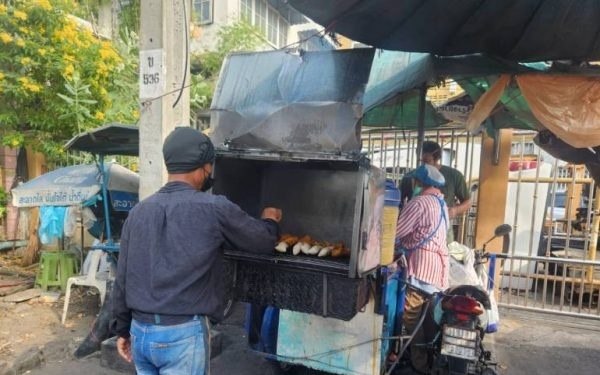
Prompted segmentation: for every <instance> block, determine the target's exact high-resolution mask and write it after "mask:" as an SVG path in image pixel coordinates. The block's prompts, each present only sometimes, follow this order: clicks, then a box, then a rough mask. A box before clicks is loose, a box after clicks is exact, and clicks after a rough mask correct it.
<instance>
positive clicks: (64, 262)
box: [35, 251, 77, 291]
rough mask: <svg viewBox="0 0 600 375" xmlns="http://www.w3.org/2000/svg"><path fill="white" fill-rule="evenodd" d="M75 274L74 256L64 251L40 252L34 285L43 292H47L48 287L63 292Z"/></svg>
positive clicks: (75, 262) (75, 261) (75, 263)
mask: <svg viewBox="0 0 600 375" xmlns="http://www.w3.org/2000/svg"><path fill="white" fill-rule="evenodd" d="M76 274H77V260H76V259H75V255H74V254H72V253H67V252H65V251H42V253H41V254H40V266H39V268H38V273H37V275H36V277H35V284H36V285H39V286H40V287H41V288H42V289H43V290H48V287H50V286H59V287H60V289H61V290H63V291H64V290H65V288H66V286H67V280H68V279H69V277H71V276H73V275H76Z"/></svg>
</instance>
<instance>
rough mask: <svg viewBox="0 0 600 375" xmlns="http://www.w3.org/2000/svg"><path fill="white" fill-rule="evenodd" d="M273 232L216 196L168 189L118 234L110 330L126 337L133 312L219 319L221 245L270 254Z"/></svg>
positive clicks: (183, 187) (176, 185)
mask: <svg viewBox="0 0 600 375" xmlns="http://www.w3.org/2000/svg"><path fill="white" fill-rule="evenodd" d="M278 231H279V227H278V224H277V223H275V222H274V221H272V220H259V219H255V218H253V217H251V216H249V215H248V214H246V213H245V212H244V211H242V210H241V209H240V208H239V207H238V206H237V205H235V204H234V203H232V202H230V201H229V200H227V198H225V197H223V196H218V195H211V194H207V193H201V192H198V191H196V190H195V189H194V188H193V187H192V186H191V185H188V184H186V183H182V182H170V183H168V184H166V185H165V186H164V187H163V188H162V189H161V190H160V191H159V192H157V193H156V194H154V195H152V196H150V197H148V198H147V199H145V200H143V201H142V202H140V203H139V204H137V205H136V206H135V207H134V208H133V210H132V211H131V212H130V214H129V217H128V218H127V221H126V222H125V225H124V227H123V233H122V236H121V250H120V253H119V261H118V271H117V277H116V280H115V284H114V289H113V309H114V317H115V319H116V326H115V327H114V328H115V330H116V333H117V334H118V335H119V336H125V337H127V336H129V327H130V324H131V319H132V311H137V312H141V313H148V314H164V315H195V314H201V315H206V316H209V317H211V318H213V319H216V320H220V319H222V304H223V298H224V288H223V251H222V249H223V246H224V244H225V243H227V246H232V247H233V248H235V249H238V250H245V251H252V252H261V253H270V252H272V251H273V246H274V245H275V242H276V241H277V236H278Z"/></svg>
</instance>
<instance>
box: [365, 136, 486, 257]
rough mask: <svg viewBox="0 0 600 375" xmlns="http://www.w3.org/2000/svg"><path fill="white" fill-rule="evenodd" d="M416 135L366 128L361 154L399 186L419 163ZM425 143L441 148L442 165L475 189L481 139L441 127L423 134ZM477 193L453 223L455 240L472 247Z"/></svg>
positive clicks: (477, 177)
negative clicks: (464, 213) (463, 177)
mask: <svg viewBox="0 0 600 375" xmlns="http://www.w3.org/2000/svg"><path fill="white" fill-rule="evenodd" d="M417 138H418V137H417V132H416V131H405V130H396V129H369V130H366V131H364V132H363V133H362V141H363V151H364V152H365V153H366V155H367V156H368V157H369V159H371V163H372V164H373V165H374V166H376V167H379V168H381V169H382V170H384V171H385V172H386V175H387V178H389V179H392V180H394V182H396V185H399V183H400V181H401V179H402V177H403V175H404V174H405V173H406V172H408V171H409V170H412V169H414V168H416V167H417V166H418V165H419V164H420V156H418V155H417V153H416V150H417ZM425 140H430V141H435V142H437V143H438V144H440V146H441V147H442V164H444V165H448V166H451V167H453V168H456V169H458V170H459V171H460V172H461V173H462V174H463V175H464V176H465V179H466V180H467V184H468V186H469V188H471V189H472V190H474V189H476V187H477V184H478V179H479V156H480V154H481V136H473V135H471V134H469V133H468V132H467V131H465V129H463V128H444V129H437V130H429V131H426V132H425ZM476 195H477V194H472V202H473V207H472V209H471V210H470V212H469V213H468V214H467V215H465V216H463V217H461V218H457V219H455V220H454V222H453V225H454V226H455V230H456V232H457V234H458V236H456V239H457V241H459V242H462V243H464V244H466V245H467V246H471V247H472V246H474V242H475V237H474V233H475V214H476V207H477V203H476V202H477V196H476Z"/></svg>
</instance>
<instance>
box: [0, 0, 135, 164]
mask: <svg viewBox="0 0 600 375" xmlns="http://www.w3.org/2000/svg"><path fill="white" fill-rule="evenodd" d="M78 7H79V5H78V3H77V2H75V1H71V0H56V1H48V0H13V1H0V142H1V143H2V144H4V145H8V146H10V147H20V146H22V145H31V146H33V147H34V148H35V149H37V150H39V151H42V152H44V153H45V154H46V155H47V156H49V157H50V158H53V157H60V155H61V154H62V147H61V145H62V144H63V143H64V142H65V141H66V140H67V139H69V138H70V137H72V136H73V135H74V134H76V133H78V132H80V131H83V130H86V129H90V128H93V127H96V126H98V125H100V124H103V123H105V122H108V121H114V120H121V121H122V122H134V121H135V120H136V119H137V116H138V113H137V109H138V106H137V100H127V99H128V98H132V95H131V92H128V95H129V96H124V97H123V98H125V101H123V100H121V99H118V98H116V97H115V95H114V93H115V92H119V94H121V95H123V92H122V91H123V90H130V87H129V82H130V81H131V79H132V78H131V72H132V71H133V72H135V69H136V67H132V62H131V61H130V60H129V58H128V57H125V58H124V56H123V53H122V51H120V50H119V49H118V48H117V47H115V45H114V44H113V43H111V42H109V41H106V40H101V39H99V38H97V37H96V36H95V35H94V34H93V33H92V31H91V30H89V29H88V28H86V26H85V25H84V24H82V23H81V22H79V21H78V19H77V18H75V17H73V16H72V15H71V14H73V13H77V12H76V10H77V9H78ZM134 77H135V74H134ZM133 97H135V95H134V96H133ZM115 104H117V105H116V107H117V108H118V109H117V110H115V109H114V108H115Z"/></svg>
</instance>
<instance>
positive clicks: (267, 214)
mask: <svg viewBox="0 0 600 375" xmlns="http://www.w3.org/2000/svg"><path fill="white" fill-rule="evenodd" d="M281 216H282V213H281V210H280V209H279V208H275V207H267V208H265V209H264V210H263V212H262V215H261V219H271V220H273V221H275V222H277V223H279V222H280V221H281Z"/></svg>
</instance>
